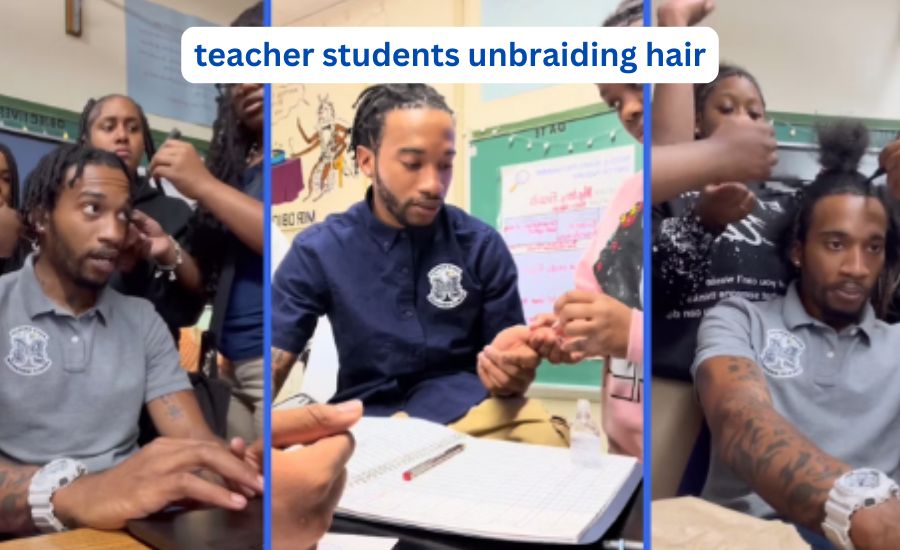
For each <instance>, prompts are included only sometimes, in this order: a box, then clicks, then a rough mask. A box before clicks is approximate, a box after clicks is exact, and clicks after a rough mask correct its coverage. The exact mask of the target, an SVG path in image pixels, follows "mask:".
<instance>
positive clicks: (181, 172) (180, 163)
mask: <svg viewBox="0 0 900 550" xmlns="http://www.w3.org/2000/svg"><path fill="white" fill-rule="evenodd" d="M148 170H149V172H150V177H153V178H157V177H160V178H165V179H167V180H169V181H170V182H172V185H174V186H175V188H176V189H178V192H179V193H181V194H182V195H184V196H186V197H188V198H190V199H193V200H200V201H201V202H202V196H203V193H204V192H207V191H210V190H211V189H215V183H216V182H217V181H218V180H216V179H215V178H214V177H213V175H212V174H210V173H209V170H207V169H206V165H205V164H204V163H203V159H202V158H200V154H199V153H197V150H196V149H194V146H193V145H191V144H190V143H188V142H187V141H181V140H180V139H167V140H166V141H165V143H163V144H162V146H161V147H160V148H159V150H157V151H156V154H155V155H153V159H151V160H150V166H149V168H148Z"/></svg>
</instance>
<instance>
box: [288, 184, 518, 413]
mask: <svg viewBox="0 0 900 550" xmlns="http://www.w3.org/2000/svg"><path fill="white" fill-rule="evenodd" d="M366 197H367V198H366V200H365V201H362V202H359V203H357V204H355V205H353V206H352V207H350V209H349V210H347V211H346V212H344V213H341V214H334V215H331V216H329V217H328V218H327V219H326V220H325V221H324V222H322V223H320V224H318V225H316V226H313V227H311V228H309V229H307V230H306V231H304V232H303V233H300V234H299V235H298V236H297V237H296V238H295V239H294V242H293V244H292V245H291V249H290V252H289V253H288V255H287V256H286V257H285V258H284V260H283V261H282V263H281V265H280V266H279V268H278V271H277V273H276V274H275V280H274V283H273V285H272V344H273V345H274V346H275V347H276V348H279V349H283V350H285V351H288V352H292V353H299V352H301V351H302V350H303V347H304V346H305V345H306V342H307V341H308V340H309V339H310V338H311V337H312V334H313V331H314V329H315V326H316V322H317V320H318V318H319V316H321V315H328V318H329V320H330V321H331V326H332V329H333V331H334V338H335V343H336V346H337V350H338V357H339V360H340V368H339V371H338V384H337V393H336V394H335V396H334V397H333V399H332V401H334V402H338V401H343V400H346V399H352V398H358V399H362V400H363V402H364V403H365V406H366V413H367V414H370V415H390V414H393V413H394V412H397V411H400V410H403V411H405V412H407V413H408V414H410V415H411V416H416V417H420V418H426V419H429V420H433V421H436V422H441V423H448V422H452V421H453V420H455V419H457V418H459V417H461V416H462V415H464V414H465V413H466V411H468V409H469V408H470V407H472V406H473V405H476V404H478V403H480V402H481V401H482V400H483V399H484V398H485V397H486V396H487V390H486V389H485V388H484V385H483V384H482V383H481V381H480V380H479V378H478V375H477V374H476V372H475V365H476V355H477V354H478V353H479V352H480V351H481V350H482V348H484V346H486V345H487V344H490V343H491V341H493V339H494V337H495V336H496V335H497V333H499V332H500V331H501V330H503V329H505V328H507V327H510V326H513V325H517V324H522V323H524V315H523V313H522V301H521V299H520V298H519V292H518V286H517V282H518V281H517V279H518V278H517V275H516V267H515V264H514V263H513V260H512V256H511V255H510V253H509V250H508V249H507V247H506V245H505V243H504V242H503V240H502V238H501V237H500V235H499V234H498V233H497V232H496V231H495V230H494V229H493V228H492V227H490V226H489V225H487V224H485V223H483V222H481V221H480V220H478V219H476V218H473V217H472V216H470V215H468V214H466V213H465V212H463V211H462V210H460V209H458V208H455V207H453V206H450V205H445V206H444V208H442V209H441V211H440V213H439V214H438V216H437V218H436V220H435V222H434V223H433V224H432V225H430V226H428V227H424V228H404V229H395V228H392V227H389V226H386V225H384V224H382V223H381V222H380V221H378V220H377V219H376V218H375V216H374V215H373V213H372V209H371V206H370V204H371V189H370V190H369V192H368V193H367V195H366Z"/></svg>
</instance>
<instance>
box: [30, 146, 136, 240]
mask: <svg viewBox="0 0 900 550" xmlns="http://www.w3.org/2000/svg"><path fill="white" fill-rule="evenodd" d="M73 166H74V167H75V173H74V174H72V177H70V178H69V179H65V178H66V172H67V171H68V170H69V169H70V168H72V167H73ZM85 166H108V167H110V168H117V169H119V170H121V171H122V172H123V173H124V174H125V176H126V177H127V178H128V187H129V192H130V193H131V194H132V195H134V192H135V189H136V187H137V180H136V178H135V175H134V174H132V173H131V172H130V171H129V170H128V167H127V166H125V163H124V162H123V161H122V159H120V158H119V157H118V156H116V155H115V154H113V153H110V152H109V151H104V150H102V149H95V148H94V147H91V146H89V145H83V144H69V143H67V144H63V145H60V146H59V147H57V148H56V149H54V150H53V151H51V152H49V153H47V154H46V155H44V156H43V157H42V158H41V160H40V161H39V162H38V164H37V166H36V167H35V168H34V170H32V171H31V173H30V174H28V178H27V179H26V180H25V194H24V196H23V197H22V203H21V205H19V214H20V215H21V216H22V223H23V224H24V225H25V237H26V239H28V240H29V241H32V242H35V241H36V240H37V235H38V234H37V231H36V225H37V220H38V217H39V216H40V214H41V213H42V212H46V213H49V212H52V211H53V209H54V208H55V207H56V201H57V199H59V195H60V193H61V192H62V189H63V186H64V185H66V186H68V187H70V188H71V187H72V186H73V185H75V182H76V181H77V180H78V179H79V178H81V176H82V174H84V168H85Z"/></svg>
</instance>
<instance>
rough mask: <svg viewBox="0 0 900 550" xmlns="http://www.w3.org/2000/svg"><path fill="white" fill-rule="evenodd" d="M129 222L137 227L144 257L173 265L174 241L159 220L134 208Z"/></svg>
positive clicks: (174, 257) (174, 254)
mask: <svg viewBox="0 0 900 550" xmlns="http://www.w3.org/2000/svg"><path fill="white" fill-rule="evenodd" d="M131 223H132V224H133V225H134V227H135V229H137V231H138V233H139V235H140V238H141V241H142V242H143V243H144V250H145V254H146V255H145V257H146V258H148V259H152V260H154V261H155V262H157V263H159V264H162V265H173V264H174V263H175V261H176V252H175V243H174V242H173V241H172V239H171V238H170V237H169V234H168V233H166V232H165V230H164V229H163V228H162V226H161V225H159V222H157V221H156V220H154V219H153V218H151V217H150V216H148V215H147V214H144V213H143V212H140V211H138V210H135V211H134V212H132V213H131Z"/></svg>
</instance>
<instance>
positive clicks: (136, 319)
mask: <svg viewBox="0 0 900 550" xmlns="http://www.w3.org/2000/svg"><path fill="white" fill-rule="evenodd" d="M32 261H33V259H32V257H31V256H29V258H28V259H27V260H26V262H25V266H24V267H23V268H22V269H20V270H19V271H16V272H13V273H9V274H6V275H4V276H3V277H0V357H2V364H0V453H2V455H6V456H7V457H9V458H12V459H13V460H16V461H18V462H21V463H25V464H36V465H42V464H46V463H47V462H50V461H51V460H53V459H55V458H60V457H69V458H75V459H78V460H81V461H83V462H84V463H85V465H86V466H87V467H88V469H89V470H90V471H100V470H104V469H106V468H109V467H111V466H114V465H115V464H117V463H119V462H121V461H122V460H124V459H125V458H127V457H128V456H129V455H131V454H132V453H134V452H135V451H136V450H137V436H138V418H139V416H140V412H141V406H142V405H143V404H144V403H146V402H149V401H152V400H153V399H156V398H157V397H161V396H163V395H166V394H169V393H172V392H176V391H180V390H187V389H190V388H191V384H190V382H189V381H188V377H187V374H186V373H185V372H184V371H183V370H182V369H181V367H180V366H179V357H178V352H177V351H176V350H175V346H174V344H173V342H172V336H171V334H170V333H169V331H168V330H167V329H166V325H165V324H164V323H163V321H162V319H161V318H160V317H159V315H158V314H157V313H156V311H155V310H154V309H153V305H152V304H151V303H150V302H148V301H147V300H144V299H143V298H134V297H130V296H124V295H122V294H120V293H118V292H116V291H115V290H113V289H112V288H109V287H107V288H106V289H105V290H103V291H102V292H101V294H100V298H99V300H98V301H97V304H96V306H95V307H94V308H92V309H91V310H90V311H87V312H85V313H84V314H82V315H80V316H78V317H75V316H73V315H72V314H71V313H70V312H69V311H67V310H66V309H65V308H63V307H61V306H58V305H56V304H54V303H53V302H51V301H50V299H49V298H47V296H46V295H45V294H44V292H43V290H42V289H41V287H40V283H39V282H38V280H37V278H36V277H35V274H34V267H33V264H32Z"/></svg>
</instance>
